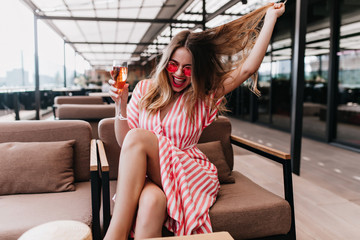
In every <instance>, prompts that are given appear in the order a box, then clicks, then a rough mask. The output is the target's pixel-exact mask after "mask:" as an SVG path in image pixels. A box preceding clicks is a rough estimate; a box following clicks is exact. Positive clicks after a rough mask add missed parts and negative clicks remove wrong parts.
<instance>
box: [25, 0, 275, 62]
mask: <svg viewBox="0 0 360 240" xmlns="http://www.w3.org/2000/svg"><path fill="white" fill-rule="evenodd" d="M23 2H24V3H25V4H26V5H27V6H29V7H30V8H31V9H32V11H33V12H34V14H35V16H36V17H37V19H40V20H42V21H45V22H46V23H47V24H48V25H49V26H50V27H51V28H52V29H53V30H54V31H56V32H57V33H58V34H59V35H60V37H62V38H63V39H64V41H65V42H66V43H68V44H70V45H71V46H72V47H73V48H74V50H75V51H76V52H77V53H78V54H80V55H81V56H83V57H84V59H86V60H87V61H88V62H89V63H90V65H91V66H92V67H95V68H103V67H105V66H109V65H111V63H112V60H113V59H120V60H126V61H130V62H132V63H145V62H146V61H147V60H148V59H149V58H150V59H151V58H153V57H154V56H156V55H157V54H158V53H160V52H161V51H162V49H163V48H164V47H165V46H166V45H167V44H168V43H169V41H170V39H171V37H172V36H174V35H175V34H176V33H177V32H179V31H181V30H182V29H188V28H191V29H194V30H196V29H203V28H204V24H206V27H214V26H216V25H219V24H222V23H225V22H228V21H230V20H232V19H233V18H235V17H238V16H240V15H241V14H244V13H247V12H249V11H251V10H253V9H255V8H257V7H259V6H261V5H263V4H266V2H268V1H266V0H248V1H246V0H206V1H203V0H188V1H187V0H51V1H48V0H23ZM203 2H205V12H204V13H205V14H203Z"/></svg>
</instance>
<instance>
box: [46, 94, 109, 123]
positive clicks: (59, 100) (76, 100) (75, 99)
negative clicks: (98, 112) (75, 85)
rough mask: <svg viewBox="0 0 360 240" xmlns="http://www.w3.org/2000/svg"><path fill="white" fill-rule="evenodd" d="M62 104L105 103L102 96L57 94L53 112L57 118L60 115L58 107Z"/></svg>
mask: <svg viewBox="0 0 360 240" xmlns="http://www.w3.org/2000/svg"><path fill="white" fill-rule="evenodd" d="M62 104H100V105H103V104H105V103H104V101H103V99H102V97H97V96H56V97H55V98H54V105H53V114H54V118H55V119H56V118H57V117H58V116H59V115H58V110H57V109H58V107H59V106H60V105H62Z"/></svg>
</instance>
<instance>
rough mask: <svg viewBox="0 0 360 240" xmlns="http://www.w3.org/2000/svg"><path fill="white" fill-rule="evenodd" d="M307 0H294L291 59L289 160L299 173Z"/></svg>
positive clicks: (298, 173) (294, 169)
mask: <svg viewBox="0 0 360 240" xmlns="http://www.w3.org/2000/svg"><path fill="white" fill-rule="evenodd" d="M307 6H308V0H296V9H295V28H294V29H295V36H294V55H293V61H292V102H291V150H290V151H291V160H292V171H293V172H294V173H295V174H297V175H300V161H301V139H302V124H303V121H302V120H303V101H304V99H303V98H304V58H305V44H306V42H305V36H306V19H307Z"/></svg>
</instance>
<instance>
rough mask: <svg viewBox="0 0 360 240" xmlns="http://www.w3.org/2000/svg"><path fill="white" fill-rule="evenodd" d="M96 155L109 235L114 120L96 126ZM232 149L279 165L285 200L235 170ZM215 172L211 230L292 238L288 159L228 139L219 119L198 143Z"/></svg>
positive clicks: (117, 149) (114, 165) (245, 236)
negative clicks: (218, 186)
mask: <svg viewBox="0 0 360 240" xmlns="http://www.w3.org/2000/svg"><path fill="white" fill-rule="evenodd" d="M97 142H98V150H99V156H100V165H101V167H100V169H101V171H102V180H103V181H102V182H103V189H102V190H103V227H104V231H106V230H107V227H108V224H109V221H110V218H111V214H112V210H113V201H111V200H110V198H111V197H112V196H113V194H114V193H115V187H116V183H117V169H118V161H119V153H120V151H121V149H120V147H119V146H118V144H117V142H116V140H115V135H114V119H113V118H112V119H103V120H102V121H100V123H99V140H98V141H97ZM232 144H236V145H238V146H241V147H243V148H245V149H247V150H250V151H253V152H255V153H257V154H260V155H262V156H265V157H267V158H269V159H271V160H274V161H277V162H280V163H282V164H283V168H284V192H285V198H286V199H284V198H282V197H280V196H277V195H275V194H274V193H271V192H269V191H267V190H265V189H264V188H262V187H261V186H259V185H258V184H256V183H255V182H253V181H251V180H250V179H248V178H247V177H245V176H244V175H243V174H241V173H240V172H238V171H233V164H234V160H233V149H232ZM198 147H199V148H200V150H202V151H203V152H204V153H205V154H206V155H207V156H208V158H209V159H210V161H212V162H213V163H214V164H215V165H216V166H217V168H218V172H219V180H220V183H221V189H220V192H219V194H218V197H217V200H216V202H215V204H214V205H213V206H212V208H211V209H210V219H211V223H212V227H213V231H215V232H220V231H227V232H229V233H230V234H231V236H232V237H233V238H234V239H256V238H265V237H266V239H270V238H271V239H295V238H296V236H295V221H294V207H293V206H294V205H293V189H292V176H291V167H290V156H289V154H286V153H282V152H279V151H277V150H275V149H271V148H268V147H264V146H261V145H259V144H256V143H253V142H249V141H247V140H245V139H242V138H239V137H236V136H231V124H230V121H229V120H228V119H227V118H226V117H219V118H218V119H217V120H216V121H214V123H212V124H211V125H210V126H209V127H207V128H206V129H205V130H204V132H203V134H202V136H201V138H200V141H199V144H198Z"/></svg>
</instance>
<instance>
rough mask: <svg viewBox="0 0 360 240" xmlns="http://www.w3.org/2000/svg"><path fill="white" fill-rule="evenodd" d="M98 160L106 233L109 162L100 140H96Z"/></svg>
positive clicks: (108, 206) (105, 229)
mask: <svg viewBox="0 0 360 240" xmlns="http://www.w3.org/2000/svg"><path fill="white" fill-rule="evenodd" d="M97 147H98V150H99V159H100V173H101V183H102V199H103V228H104V229H103V230H104V233H106V231H107V229H108V227H109V224H110V218H111V217H110V179H109V162H108V160H107V157H106V152H105V148H104V144H103V142H102V141H101V140H97Z"/></svg>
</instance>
